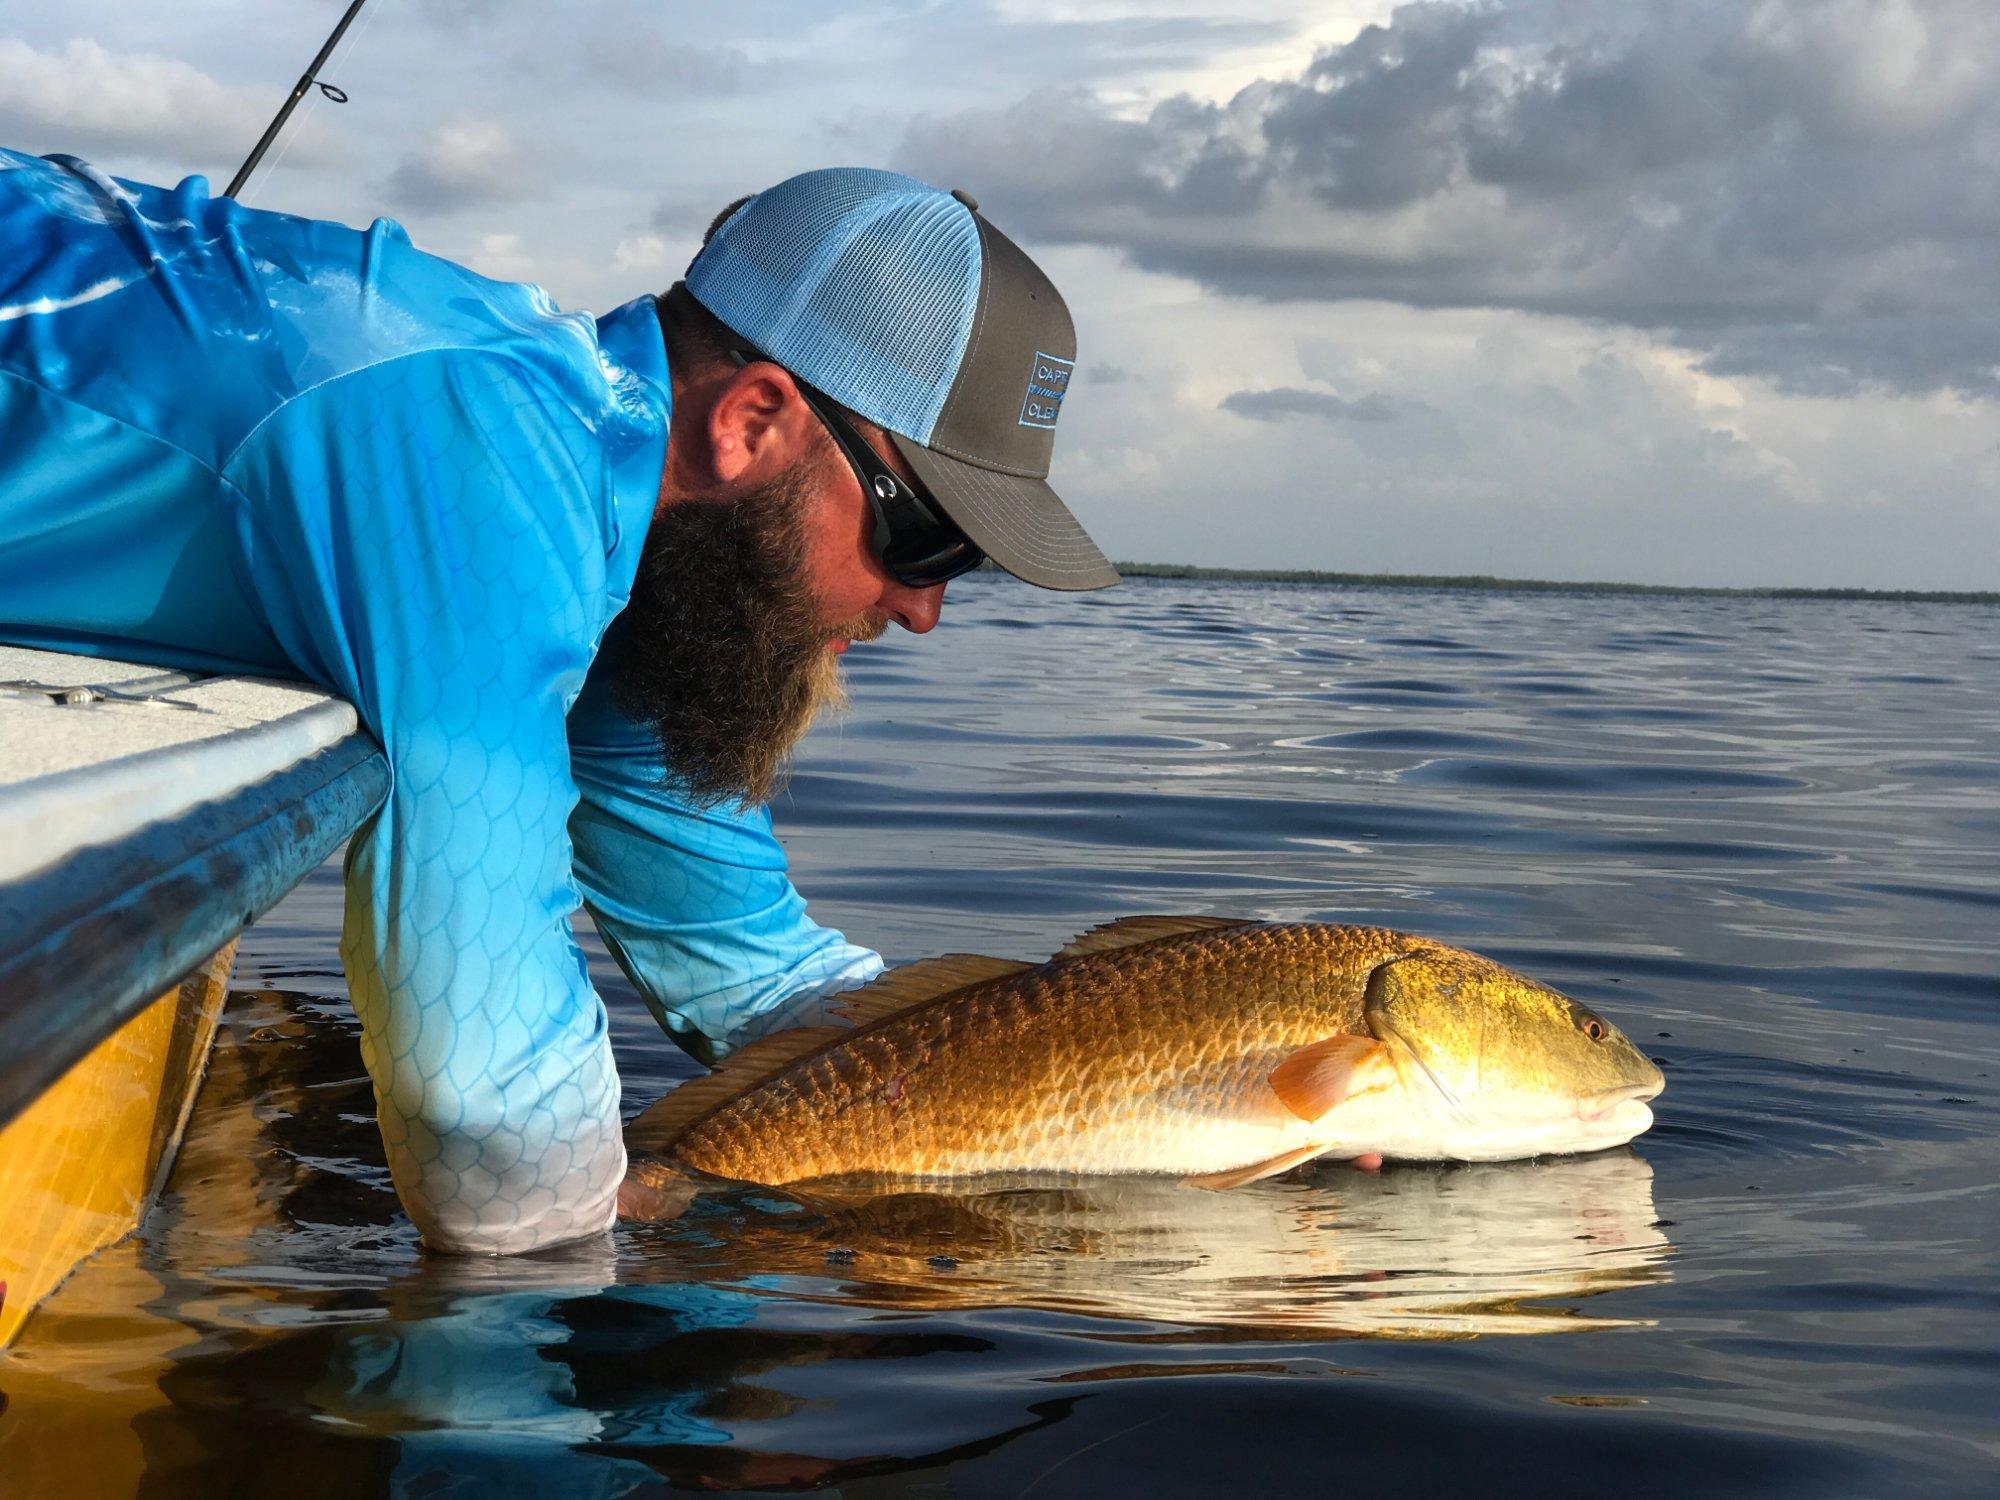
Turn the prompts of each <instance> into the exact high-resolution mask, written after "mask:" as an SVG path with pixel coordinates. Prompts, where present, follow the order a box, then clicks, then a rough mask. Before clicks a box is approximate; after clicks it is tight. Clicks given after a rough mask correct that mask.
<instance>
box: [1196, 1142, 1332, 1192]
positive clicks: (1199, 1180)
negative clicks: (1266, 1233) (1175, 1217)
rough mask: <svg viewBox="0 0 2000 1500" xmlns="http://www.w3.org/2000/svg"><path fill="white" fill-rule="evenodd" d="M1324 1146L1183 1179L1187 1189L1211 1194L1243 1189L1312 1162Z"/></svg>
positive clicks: (1283, 1153) (1305, 1148) (1297, 1149)
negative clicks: (1249, 1184) (1251, 1183)
mask: <svg viewBox="0 0 2000 1500" xmlns="http://www.w3.org/2000/svg"><path fill="white" fill-rule="evenodd" d="M1325 1149H1326V1147H1324V1146H1300V1147H1298V1148H1296V1149H1295V1150H1291V1151H1283V1152H1280V1153H1279V1154H1278V1155H1276V1156H1274V1157H1272V1158H1271V1159H1270V1160H1269V1161H1254V1162H1252V1163H1250V1165H1249V1166H1247V1167H1231V1168H1230V1169H1229V1170H1228V1171H1227V1172H1205V1173H1203V1174H1202V1175H1201V1176H1199V1177H1183V1178H1182V1179H1181V1183H1182V1185H1183V1186H1186V1187H1198V1188H1207V1189H1209V1190H1210V1191H1211V1192H1221V1191H1222V1190H1223V1189H1224V1188H1233V1187H1242V1186H1243V1184H1244V1183H1246V1182H1256V1181H1258V1180H1259V1179H1261V1178H1265V1177H1276V1176H1277V1175H1278V1174H1279V1173H1280V1172H1287V1171H1290V1170H1291V1169H1292V1168H1293V1167H1296V1166H1297V1165H1298V1164H1299V1163H1300V1162H1304V1161H1311V1160H1312V1159H1313V1158H1314V1157H1315V1156H1318V1155H1319V1154H1320V1152H1322V1151H1324V1150H1325Z"/></svg>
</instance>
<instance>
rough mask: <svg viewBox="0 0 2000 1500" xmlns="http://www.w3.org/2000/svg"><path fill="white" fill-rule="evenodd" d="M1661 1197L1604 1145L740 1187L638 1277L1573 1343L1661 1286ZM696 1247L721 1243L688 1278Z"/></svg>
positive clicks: (835, 1294)
mask: <svg viewBox="0 0 2000 1500" xmlns="http://www.w3.org/2000/svg"><path fill="white" fill-rule="evenodd" d="M1652 1183H1653V1173H1652V1168H1651V1167H1649V1166H1648V1165H1647V1164H1646V1162H1645V1161H1644V1160H1642V1159H1641V1158H1639V1157H1637V1156H1635V1155H1633V1154H1632V1153H1631V1152H1629V1151H1612V1152H1604V1153H1600V1154H1598V1155H1594V1156H1584V1157H1572V1158H1564V1159H1559V1160H1550V1161H1541V1162H1531V1163H1504V1164H1492V1165H1479V1166H1442V1167H1423V1166H1410V1167H1399V1168H1392V1169H1391V1170H1389V1171H1388V1172H1385V1173H1383V1174H1382V1175H1380V1176H1374V1175H1370V1174H1366V1173H1361V1172H1356V1171H1353V1170H1352V1169H1349V1168H1346V1167H1342V1166H1337V1165H1328V1166H1323V1167H1319V1168H1315V1169H1313V1170H1312V1171H1310V1172H1309V1173H1307V1174H1305V1175H1303V1176H1300V1177H1294V1178H1288V1179H1281V1180H1276V1181H1272V1182H1267V1183H1260V1184H1255V1185H1253V1186H1251V1187H1247V1188H1240V1189H1238V1190H1236V1191H1235V1192H1232V1193H1204V1192H1197V1191H1191V1190H1189V1189H1188V1188H1186V1187H1184V1186H1182V1185H1181V1184H1180V1183H1178V1182H1176V1181H1174V1180H1172V1179H1168V1178H1145V1177H1126V1178H1072V1179H1068V1180H1061V1179H1049V1178H1043V1179H1033V1178H1009V1179H1001V1180H991V1179H989V1180H986V1181H983V1182H975V1183H956V1184H953V1185H952V1190H950V1191H936V1192H926V1191H916V1192H913V1191H910V1190H908V1187H907V1185H906V1184H905V1185H899V1186H898V1187H897V1188H896V1189H895V1190H892V1191H886V1192H883V1193H880V1194H879V1195H873V1196H864V1195H862V1194H861V1193H859V1192H854V1193H851V1194H848V1195H843V1196H830V1195H806V1194H799V1195H797V1196H791V1195H786V1194H783V1193H779V1192H776V1191H774V1190H772V1189H769V1188H757V1189H746V1188H738V1187H734V1186H731V1187H728V1188H722V1189H719V1190H718V1194H717V1196H716V1197H714V1198H712V1199H703V1198H698V1199H696V1200H695V1204H694V1205H693V1206H692V1207H691V1208H690V1210H689V1213H688V1216H687V1217H686V1218H685V1219H683V1220H682V1221H680V1224H679V1225H678V1226H675V1228H676V1229H677V1230H678V1232H677V1233H675V1232H664V1233H651V1234H648V1233H645V1232H638V1233H635V1235H634V1239H635V1242H636V1244H635V1248H637V1249H639V1250H640V1252H641V1254H642V1255H643V1262H642V1265H643V1268H644V1269H640V1270H636V1271H635V1272H628V1275H632V1274H637V1275H646V1274H663V1273H677V1274H685V1273H686V1272H688V1271H692V1272H693V1273H694V1274H698V1275H700V1276H701V1277H702V1278H704V1279H706V1280H717V1279H722V1278H730V1279H740V1278H751V1277H754V1278H757V1281H758V1284H759V1285H760V1286H763V1287H765V1288H767V1289H770V1290H782V1291H784V1292H787V1293H789V1294H792V1295H798V1296H807V1297H815V1298H829V1299H840V1300H844V1301H862V1302H872V1303H880V1304H882V1305H891V1306H904V1307H920V1308H978V1307H1002V1306H1025V1307H1039V1308H1046V1309H1049V1310H1052V1311H1061V1312H1069V1313H1078V1314H1084V1315H1088V1316H1096V1317H1107V1318H1118V1319H1124V1320H1141V1321H1147V1322H1163V1323H1175V1324H1184V1325H1191V1326H1194V1327H1197V1328H1198V1327H1217V1328H1233V1329H1254V1330H1257V1331H1259V1332H1263V1333H1268V1334H1272V1335H1277V1336H1293V1337H1297V1336H1311V1337H1353V1338H1465V1337H1472V1336H1477V1335H1480V1334H1529V1333H1561V1332H1574V1331H1580V1330H1584V1329H1596V1328H1611V1327H1620V1326H1626V1325H1628V1324H1630V1323H1632V1322H1635V1321H1642V1320H1635V1319H1631V1318H1627V1317H1623V1316H1619V1315H1617V1314H1615V1313H1612V1312H1605V1313H1583V1312H1579V1311H1576V1310H1574V1309H1572V1308H1569V1307H1567V1306H1564V1305H1562V1304H1563V1303H1564V1302H1566V1301H1568V1300H1573V1299H1578V1298H1584V1297H1591V1296H1594V1295H1596V1294H1598V1293H1601V1292H1610V1291H1620V1290H1624V1289H1628V1288H1632V1287H1638V1286H1644V1285H1647V1284H1649V1283H1654V1282H1658V1281H1662V1280H1664V1279H1666V1276H1667V1274H1668V1273H1667V1269H1666V1262H1667V1258H1668V1256H1669V1254H1670V1253H1671V1246H1670V1245H1669V1243H1668V1241H1667V1238H1666V1235H1665V1234H1664V1233H1663V1232H1662V1230H1661V1227H1660V1222H1659V1218H1658V1215H1657V1214H1656V1213H1655V1211H1654V1208H1653V1193H1652ZM691 1240H701V1241H709V1242H710V1244H709V1248H706V1249H700V1248H696V1249H694V1264H693V1265H692V1266H688V1265H687V1264H686V1262H687V1257H688V1255H689V1251H690V1249H691V1248H693V1247H691V1245H690V1243H689V1242H690V1241H691ZM676 1267H680V1268H681V1270H680V1271H679V1272H675V1270H674V1268H676ZM774 1274H776V1275H780V1276H784V1277H789V1278H794V1280H791V1281H789V1282H780V1283H776V1284H774V1283H773V1282H772V1281H770V1280H769V1279H768V1278H770V1277H771V1276H772V1275H774Z"/></svg>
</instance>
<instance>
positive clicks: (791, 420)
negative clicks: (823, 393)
mask: <svg viewBox="0 0 2000 1500" xmlns="http://www.w3.org/2000/svg"><path fill="white" fill-rule="evenodd" d="M813 421H814V418H813V415H812V408H811V407H809V406H807V405H806V403H805V398H804V397H803V396H801V395H800V394H799V388H798V386H797V385H796V384H795V383H794V382H793V380H792V377H791V376H790V375H789V374H787V373H786V372H785V370H783V369H782V368H781V367H779V366H777V365H774V364H769V363H766V362H765V361H763V360H756V361H753V362H752V363H750V364H747V365H744V366H743V367H742V368H741V369H739V370H737V371H736V372H735V373H734V374H732V375H731V376H730V377H729V378H728V380H727V381H726V382H725V383H724V384H723V387H722V389H721V391H720V392H718V393H717V395H716V398H715V404H714V405H713V406H711V407H710V408H709V412H708V447H709V462H710V466H711V467H712V469H713V471H714V478H715V479H716V481H717V482H718V483H722V484H733V483H735V482H737V481H739V480H742V481H746V482H749V483H761V482H763V481H764V480H767V479H770V478H773V477H775V476H776V475H778V474H779V473H781V472H783V471H784V470H785V469H786V468H787V467H788V466H789V465H790V464H791V463H792V462H793V461H794V460H795V459H796V458H798V456H799V455H800V454H801V453H803V452H805V451H806V446H807V444H808V443H809V442H810V440H811V435H812V423H813Z"/></svg>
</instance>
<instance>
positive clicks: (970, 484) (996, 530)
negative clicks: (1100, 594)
mask: <svg viewBox="0 0 2000 1500" xmlns="http://www.w3.org/2000/svg"><path fill="white" fill-rule="evenodd" d="M889 441H890V442H892V443H894V444H895V445H896V451H897V452H898V453H900V454H902V455H903V457H904V458H905V459H906V460H907V461H908V462H909V465H910V467H911V468H912V469H914V470H915V471H916V475H917V478H918V479H919V480H921V481H922V482H923V486H924V488H925V489H926V490H927V491H929V492H930V494H931V496H932V498H933V499H935V500H936V501H937V502H938V504H939V505H941V506H943V507H944V509H945V512H946V513H947V514H948V515H949V516H950V517H951V518H952V520H954V521H956V522H957V523H958V526H959V529H960V530H962V531H963V532H964V533H965V534H966V535H967V536H969V537H971V538H972V540H973V541H974V542H975V543H976V544H978V547H979V550H980V551H981V552H984V553H985V554H986V555H987V556H988V557H990V558H992V559H993V561H994V562H995V563H996V564H998V565H999V566H1000V567H1003V568H1005V569H1006V570H1007V571H1008V572H1009V573H1012V574H1013V575H1014V576H1015V577H1016V578H1018V579H1020V580H1022V581H1023V582H1024V583H1032V584H1034V585H1035V586H1036V587H1037V588H1044V589H1075V590H1082V589H1108V588H1110V587H1111V585H1112V584H1114V583H1117V582H1118V581H1119V578H1118V570H1117V569H1116V568H1114V567H1112V566H1111V564H1110V562H1108V561H1107V560H1106V559H1105V556H1104V554H1103V553H1102V552H1100V551H1099V550H1098V547H1097V543H1095V542H1093V541H1092V540H1091V539H1090V538H1089V536H1088V535H1086V534H1085V532H1084V529H1083V528H1082V527H1081V526H1079V525H1078V524H1077V520H1076V517H1075V516H1073V515H1071V514H1070V513H1069V507H1068V506H1066V505H1064V504H1063V503H1062V501H1061V499H1059V498H1058V497H1057V495H1056V492H1055V491H1054V490H1052V489H1050V488H1049V484H1048V481H1047V480H1045V479H1029V478H1025V477H1023V476H1021V475H1017V474H1001V473H996V472H995V471H994V470H992V469H982V468H980V467H979V466H978V465H977V464H969V463H965V462H963V461H961V460H959V459H956V458H951V457H948V456H946V455H945V454H942V453H938V452H935V451H933V450H932V449H929V448H926V447H924V445H923V444H921V443H918V442H913V441H912V440H910V439H909V438H906V437H904V436H903V435H902V434H901V433H898V432H891V433H890V434H889Z"/></svg>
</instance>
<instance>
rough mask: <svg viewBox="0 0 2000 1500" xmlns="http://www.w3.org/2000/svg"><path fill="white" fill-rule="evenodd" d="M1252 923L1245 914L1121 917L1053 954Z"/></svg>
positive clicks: (1077, 955) (1100, 950)
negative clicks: (1228, 915)
mask: <svg viewBox="0 0 2000 1500" xmlns="http://www.w3.org/2000/svg"><path fill="white" fill-rule="evenodd" d="M1252 925H1254V924H1252V923H1251V922H1250V920H1249V919H1248V918H1245V917H1120V918H1119V919H1118V920H1117V921H1115V922H1106V923H1104V924H1103V926H1101V927H1093V928H1091V929H1090V931H1088V932H1085V933H1081V934H1079V935H1078V936H1077V937H1075V938H1073V939H1071V940H1070V943H1069V945H1068V946H1067V947H1065V948H1062V949H1060V950H1059V951H1058V952H1057V953H1056V955H1055V957H1056V958H1081V957H1082V956H1083V955H1084V954H1086V953H1104V952H1108V951H1109V950H1111V949H1113V948H1136V947H1137V946H1138V945H1139V944H1141V943H1153V942H1158V941H1159V940H1160V939H1161V938H1167V937H1179V936H1180V935H1181V934H1182V933H1184V932H1213V931H1214V930H1215V929H1216V928H1218V927H1249V926H1252ZM1050 961H1051V962H1054V960H1053V959H1052V960H1050Z"/></svg>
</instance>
